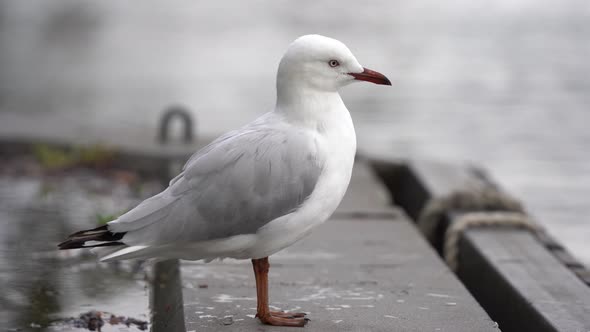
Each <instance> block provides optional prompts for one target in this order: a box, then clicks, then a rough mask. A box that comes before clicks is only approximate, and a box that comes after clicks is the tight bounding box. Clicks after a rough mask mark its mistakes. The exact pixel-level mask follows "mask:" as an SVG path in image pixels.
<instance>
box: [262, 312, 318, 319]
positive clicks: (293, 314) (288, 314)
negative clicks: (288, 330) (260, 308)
mask: <svg viewBox="0 0 590 332" xmlns="http://www.w3.org/2000/svg"><path fill="white" fill-rule="evenodd" d="M270 314H271V315H272V316H275V317H281V318H301V317H305V315H307V314H306V313H304V312H284V311H271V312H270ZM307 320H309V318H308V319H307Z"/></svg>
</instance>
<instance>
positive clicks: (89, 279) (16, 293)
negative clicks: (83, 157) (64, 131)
mask: <svg viewBox="0 0 590 332" xmlns="http://www.w3.org/2000/svg"><path fill="white" fill-rule="evenodd" d="M6 162H7V160H4V164H5V163H6ZM13 162H14V161H13ZM17 164H18V165H20V166H18V167H17ZM12 166H14V167H10V168H6V169H1V170H0V229H1V231H0V279H1V280H2V283H1V284H0V331H5V330H8V331H10V330H14V331H17V330H18V331H53V330H59V331H69V330H72V331H81V329H76V328H74V326H73V325H72V324H62V323H64V321H62V320H61V319H69V318H70V317H73V318H78V317H79V315H80V314H81V313H83V312H88V311H90V310H98V311H104V312H105V313H104V316H105V317H110V313H113V314H114V315H116V316H125V317H126V318H128V317H133V318H135V319H138V320H144V321H146V320H149V317H148V290H147V283H146V281H145V274H144V272H143V268H142V267H141V266H140V265H138V264H137V263H133V262H122V263H115V264H105V263H97V262H96V257H95V256H94V255H92V254H90V253H89V252H87V251H58V250H57V248H56V245H57V243H58V242H60V241H61V240H63V238H64V235H66V234H68V233H70V232H73V231H74V230H77V229H79V228H83V227H86V228H87V227H93V226H95V224H96V222H97V215H109V214H118V213H121V212H122V211H125V210H126V209H128V208H129V207H131V206H133V205H134V204H136V203H137V202H138V200H139V197H141V196H145V195H148V194H149V193H150V192H151V191H153V190H155V188H156V187H157V184H154V183H150V182H146V183H143V184H140V183H133V182H129V181H127V180H122V178H120V177H119V176H118V175H117V173H113V172H105V171H97V170H89V169H75V170H74V169H71V170H68V171H67V172H65V173H64V172H59V171H52V172H45V170H43V169H42V168H40V167H38V165H35V164H34V163H32V162H30V161H27V162H23V161H22V160H21V161H19V162H18V163H16V164H14V165H12ZM51 325H53V326H51ZM48 326H51V327H48ZM115 326H117V327H115ZM111 328H112V329H111ZM121 330H123V331H139V329H137V326H136V325H135V326H134V325H132V326H131V327H129V328H127V327H126V326H125V325H113V326H111V325H110V324H109V323H106V324H105V326H104V328H103V329H102V331H121Z"/></svg>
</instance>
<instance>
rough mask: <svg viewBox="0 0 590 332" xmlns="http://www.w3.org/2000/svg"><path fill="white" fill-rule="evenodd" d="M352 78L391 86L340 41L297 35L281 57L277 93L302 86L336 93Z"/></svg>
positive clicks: (383, 77) (306, 88) (351, 80)
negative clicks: (362, 64)
mask: <svg viewBox="0 0 590 332" xmlns="http://www.w3.org/2000/svg"><path fill="white" fill-rule="evenodd" d="M355 80H362V81H368V82H373V83H376V84H385V85H391V83H390V82H389V80H388V79H387V78H386V77H385V76H383V75H382V74H380V73H378V72H375V71H372V70H369V69H366V68H363V66H361V65H360V64H359V62H358V61H357V60H356V58H355V57H354V55H353V54H352V52H350V50H349V49H348V47H346V45H344V44H343V43H341V42H340V41H338V40H336V39H332V38H328V37H324V36H320V35H306V36H302V37H299V38H297V39H296V40H295V41H294V42H293V43H291V45H289V48H288V49H287V52H286V53H285V55H284V56H283V58H282V59H281V62H280V64H279V70H278V73H277V90H278V91H277V92H278V93H279V95H281V94H282V93H284V92H285V91H281V90H283V89H298V90H301V89H305V90H309V89H311V90H316V91H325V92H335V91H337V90H338V89H339V88H340V87H343V86H345V85H348V84H350V83H352V82H354V81H355Z"/></svg>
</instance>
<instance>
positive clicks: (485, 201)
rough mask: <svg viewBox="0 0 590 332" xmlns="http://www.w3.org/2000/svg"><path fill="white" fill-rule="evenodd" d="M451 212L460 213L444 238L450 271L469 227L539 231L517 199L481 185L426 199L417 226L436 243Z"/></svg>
mask: <svg viewBox="0 0 590 332" xmlns="http://www.w3.org/2000/svg"><path fill="white" fill-rule="evenodd" d="M451 211H452V212H458V213H462V215H461V216H460V217H458V218H457V219H456V220H454V221H453V222H452V223H450V226H448V228H447V229H446V231H445V233H444V237H443V241H444V242H443V247H442V248H443V256H444V258H445V260H446V261H447V263H448V264H449V266H450V267H451V269H453V270H456V269H457V267H458V257H459V239H460V238H461V235H462V234H463V232H465V230H467V229H469V228H474V227H499V226H501V227H502V226H503V227H505V226H509V227H518V228H523V229H528V230H531V231H534V232H537V231H538V230H539V228H538V226H536V225H535V224H534V222H533V221H532V220H531V219H530V218H529V217H528V216H527V214H526V213H525V211H524V208H523V207H522V204H521V203H520V202H519V201H517V200H516V199H514V198H512V197H510V196H508V195H507V194H504V193H502V192H500V191H499V190H497V189H496V188H493V187H490V186H483V185H482V186H478V187H475V188H470V189H464V190H460V191H455V192H452V193H451V194H449V195H446V196H443V197H440V198H437V199H433V200H431V201H430V202H428V204H427V205H426V207H425V208H424V209H423V210H422V213H421V214H420V217H419V218H418V227H419V228H420V230H421V231H422V233H423V234H424V235H425V236H426V237H427V238H428V240H429V241H430V242H435V240H436V236H437V228H438V227H439V224H440V221H441V220H442V219H443V217H445V216H447V215H448V213H449V212H451Z"/></svg>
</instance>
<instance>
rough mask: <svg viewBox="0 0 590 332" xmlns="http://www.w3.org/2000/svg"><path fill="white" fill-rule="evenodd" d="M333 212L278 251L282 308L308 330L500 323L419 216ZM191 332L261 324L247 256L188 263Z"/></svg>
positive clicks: (277, 293) (274, 287) (277, 299)
mask: <svg viewBox="0 0 590 332" xmlns="http://www.w3.org/2000/svg"><path fill="white" fill-rule="evenodd" d="M401 216H402V215H401V214H400V217H399V218H396V219H363V220H353V219H349V220H330V221H328V222H326V223H325V224H324V225H321V226H320V227H318V229H317V230H315V231H314V232H313V233H312V235H310V236H309V237H308V238H306V239H304V240H302V241H301V242H299V243H297V244H295V245H294V246H292V247H290V248H288V249H286V250H284V251H283V252H281V253H279V254H277V255H274V256H272V257H271V269H270V277H269V281H270V300H271V305H273V306H275V307H276V308H275V309H281V310H287V311H293V310H298V311H306V312H309V313H310V314H309V318H310V319H311V321H310V322H309V324H308V325H307V327H306V329H305V330H306V331H466V332H468V331H469V332H471V331H498V329H497V328H496V327H495V326H496V324H495V323H494V322H493V321H492V320H491V319H490V318H489V317H488V315H487V314H486V313H485V312H484V311H483V309H482V308H481V307H480V306H479V304H478V303H477V302H476V301H475V300H474V299H473V298H472V296H471V295H470V294H469V292H468V291H467V290H466V289H465V288H464V287H463V285H462V284H461V283H460V282H459V281H458V280H457V279H456V278H455V276H454V274H453V273H452V272H451V271H449V270H448V268H447V267H446V266H445V265H444V263H442V262H441V261H440V259H439V258H438V256H437V255H436V253H435V252H434V251H433V250H432V249H431V248H430V247H429V246H428V244H427V243H426V242H425V241H424V240H423V239H422V237H421V236H420V235H419V233H418V232H417V231H416V230H415V228H414V227H413V226H412V225H411V223H410V222H409V221H408V220H407V219H405V218H403V217H401ZM182 273H183V277H184V286H185V288H184V291H183V293H184V298H185V301H186V305H185V317H186V328H187V330H188V331H191V330H194V331H219V330H224V331H225V330H227V331H279V330H284V328H276V327H267V326H263V325H261V324H260V323H259V322H258V320H257V319H254V315H255V314H256V299H255V284H254V276H253V273H252V267H251V265H250V262H249V261H228V262H224V263H216V262H214V263H210V264H196V263H190V262H183V265H182Z"/></svg>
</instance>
